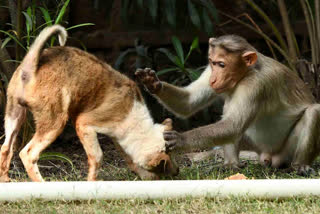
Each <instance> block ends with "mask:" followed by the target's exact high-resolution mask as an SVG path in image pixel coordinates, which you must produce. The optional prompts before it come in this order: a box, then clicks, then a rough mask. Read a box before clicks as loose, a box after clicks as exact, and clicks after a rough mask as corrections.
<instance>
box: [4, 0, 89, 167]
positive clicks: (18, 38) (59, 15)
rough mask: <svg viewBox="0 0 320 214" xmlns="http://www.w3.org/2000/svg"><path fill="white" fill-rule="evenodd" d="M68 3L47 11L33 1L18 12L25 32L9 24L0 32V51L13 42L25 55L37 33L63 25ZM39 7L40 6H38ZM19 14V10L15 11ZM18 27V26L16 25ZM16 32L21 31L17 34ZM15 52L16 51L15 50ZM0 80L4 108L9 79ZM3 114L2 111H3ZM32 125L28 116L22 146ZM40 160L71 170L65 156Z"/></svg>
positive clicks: (46, 156)
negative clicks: (0, 38) (39, 16)
mask: <svg viewBox="0 0 320 214" xmlns="http://www.w3.org/2000/svg"><path fill="white" fill-rule="evenodd" d="M69 3H70V0H62V1H61V2H60V4H59V5H58V6H57V8H56V9H55V10H49V9H48V8H47V7H46V5H45V4H44V3H42V4H36V1H35V0H33V1H32V4H31V5H30V6H29V7H28V8H27V9H26V10H25V11H20V12H21V13H22V14H23V16H24V17H25V31H22V27H21V28H19V27H17V26H14V25H12V24H10V23H8V25H11V26H12V29H11V30H8V31H3V30H0V32H1V33H3V34H5V35H6V36H7V37H6V38H5V39H4V40H3V42H1V49H5V48H6V47H7V46H8V45H10V43H11V42H12V41H13V42H14V43H15V44H16V45H17V46H18V47H20V48H21V49H22V50H23V51H24V53H26V52H27V51H28V49H29V47H30V45H31V44H32V42H33V40H34V39H35V38H36V36H37V35H38V34H39V32H40V31H41V30H42V29H43V28H45V27H47V26H51V25H53V24H65V23H66V22H65V21H64V16H65V14H66V11H67V8H68V5H69ZM39 5H41V6H39ZM17 13H19V10H18V11H17ZM37 13H40V14H42V17H43V21H41V22H37V21H38V20H37ZM17 22H21V20H18V21H17ZM17 25H18V24H17ZM88 25H93V24H92V23H83V24H79V25H74V26H71V27H68V28H66V29H67V30H71V29H74V28H78V27H83V26H88ZM18 31H21V33H19V32H18ZM55 40H56V39H55V38H52V39H51V41H50V42H49V44H48V45H49V46H52V45H54V42H55ZM16 52H18V50H17V49H16ZM16 56H17V58H16V59H15V60H12V61H14V62H15V63H17V64H18V63H20V59H21V56H19V54H18V55H16ZM0 75H1V80H2V81H0V83H1V84H0V93H1V99H0V100H1V102H2V103H1V104H2V106H3V107H4V106H5V91H6V88H7V85H8V79H10V76H7V75H6V74H4V73H0ZM3 112H4V111H3ZM33 132H34V130H33V123H32V117H31V115H30V114H28V119H27V121H26V123H25V124H24V125H23V128H22V133H21V138H22V146H23V145H25V144H26V142H28V141H29V140H30V138H31V136H32V135H33ZM40 159H42V160H44V159H51V160H52V159H56V160H62V161H65V162H68V163H69V164H70V165H71V166H72V168H73V165H72V161H71V160H70V158H68V157H67V156H65V155H63V154H60V153H43V154H42V155H41V157H40Z"/></svg>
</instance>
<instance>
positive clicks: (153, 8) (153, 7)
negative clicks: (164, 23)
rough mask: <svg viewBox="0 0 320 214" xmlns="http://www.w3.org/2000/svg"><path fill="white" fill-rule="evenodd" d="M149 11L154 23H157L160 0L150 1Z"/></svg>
mask: <svg viewBox="0 0 320 214" xmlns="http://www.w3.org/2000/svg"><path fill="white" fill-rule="evenodd" d="M148 3H149V11H150V15H151V17H152V20H153V23H155V22H156V18H157V12H158V0H148Z"/></svg>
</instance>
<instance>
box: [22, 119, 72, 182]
mask: <svg viewBox="0 0 320 214" xmlns="http://www.w3.org/2000/svg"><path fill="white" fill-rule="evenodd" d="M39 116H40V117H39ZM46 116H48V113H46V114H45V113H42V114H39V115H35V114H34V118H35V121H36V133H35V134H34V136H33V137H32V139H31V141H30V142H29V143H28V144H27V145H26V146H25V147H24V148H23V149H22V150H21V152H20V154H19V155H20V158H21V160H22V162H23V165H24V167H25V169H26V171H27V173H28V175H29V177H30V178H31V180H32V181H38V182H39V181H44V180H43V178H42V176H41V174H40V171H39V167H38V164H37V162H38V160H39V157H40V154H41V152H42V151H43V150H44V149H45V148H47V147H48V146H49V145H50V144H51V143H52V142H53V141H54V140H55V139H56V138H57V137H58V135H59V134H61V132H62V130H63V128H64V127H65V125H66V122H67V120H68V117H67V116H66V115H65V114H63V113H61V114H54V118H48V117H46Z"/></svg>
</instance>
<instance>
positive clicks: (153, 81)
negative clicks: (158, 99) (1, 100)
mask: <svg viewBox="0 0 320 214" xmlns="http://www.w3.org/2000/svg"><path fill="white" fill-rule="evenodd" d="M135 75H136V76H137V77H138V79H139V80H140V81H141V82H142V83H143V85H144V87H145V88H146V89H147V90H148V91H149V92H150V93H151V94H157V93H158V92H160V90H161V88H162V83H161V81H160V80H159V78H158V77H157V75H156V72H155V71H154V70H151V68H145V69H137V71H136V72H135Z"/></svg>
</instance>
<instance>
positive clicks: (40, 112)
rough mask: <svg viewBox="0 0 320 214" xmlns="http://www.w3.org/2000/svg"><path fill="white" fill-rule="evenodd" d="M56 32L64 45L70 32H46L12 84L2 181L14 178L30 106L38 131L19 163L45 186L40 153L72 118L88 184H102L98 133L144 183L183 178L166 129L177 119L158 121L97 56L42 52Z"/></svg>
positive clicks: (58, 28) (125, 80) (71, 50)
mask: <svg viewBox="0 0 320 214" xmlns="http://www.w3.org/2000/svg"><path fill="white" fill-rule="evenodd" d="M55 33H58V35H59V41H60V44H61V45H62V46H63V45H64V44H65V42H66V38H67V33H66V31H65V29H64V28H63V27H61V26H59V25H54V26H52V27H48V28H46V29H44V30H43V31H42V32H41V33H40V35H39V36H38V38H37V39H36V40H35V42H34V44H33V45H32V46H31V48H30V51H29V52H28V54H27V55H26V56H25V58H24V60H23V62H22V63H21V65H20V66H19V67H18V68H17V70H16V71H15V73H14V75H13V77H12V79H11V81H10V83H9V87H8V92H7V97H8V100H7V106H6V115H5V134H6V139H5V142H4V144H3V145H2V147H1V156H0V181H9V177H8V171H9V166H10V161H11V157H12V153H13V151H12V148H13V145H14V143H15V142H16V138H17V135H18V132H19V130H20V127H21V125H22V124H23V122H24V120H25V117H26V110H27V109H29V110H30V111H31V112H32V114H33V116H34V120H35V124H36V133H35V134H34V136H33V138H32V139H31V141H30V142H29V143H28V144H27V145H26V146H25V147H24V148H23V150H22V151H21V152H20V158H21V159H22V162H23V164H24V166H25V169H26V171H27V173H28V175H29V177H30V178H31V179H32V181H43V179H42V177H41V175H40V172H39V169H38V166H37V161H38V159H39V155H40V153H41V152H42V151H43V150H44V149H45V148H46V147H48V146H49V145H50V144H51V143H52V142H53V141H54V140H55V139H56V138H57V136H58V135H59V134H60V133H61V132H62V130H63V128H64V126H65V124H66V122H67V121H68V119H71V120H72V122H73V124H74V126H75V128H76V132H77V135H78V136H79V139H80V141H81V143H82V144H83V147H84V149H85V151H86V153H87V156H88V163H89V173H88V180H89V181H94V180H96V177H97V172H98V168H99V166H100V163H101V160H102V151H101V148H100V145H99V142H98V139H97V133H103V134H107V135H109V136H110V137H112V138H113V139H114V141H115V142H116V144H117V147H118V148H119V149H120V150H121V151H122V152H123V154H124V157H125V159H126V161H127V163H128V165H129V167H130V168H131V170H133V171H135V172H136V173H137V174H138V175H139V176H140V177H141V178H143V179H156V178H158V176H157V175H158V174H160V173H167V174H172V175H174V174H177V173H178V168H177V167H176V165H175V164H174V163H173V162H172V161H171V158H170V156H169V155H168V154H166V153H165V141H164V139H163V132H164V131H165V130H168V129H170V128H172V127H171V120H170V119H169V120H168V119H167V120H166V121H165V122H164V124H154V122H153V120H152V118H151V117H150V114H149V112H148V110H147V107H146V105H145V103H144V101H143V98H142V96H141V93H140V91H139V88H138V87H137V86H136V84H135V83H134V82H133V81H131V80H130V79H129V78H127V77H126V76H124V75H122V74H120V73H119V72H117V71H115V70H114V69H113V68H112V67H111V66H109V65H107V64H105V63H103V62H101V61H99V60H98V59H97V58H96V57H94V56H93V55H91V54H88V53H86V52H84V51H81V50H79V49H76V48H71V47H52V48H48V49H45V50H43V51H42V49H43V46H44V44H45V42H46V41H47V40H48V39H49V38H50V36H51V35H53V34H55Z"/></svg>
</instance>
